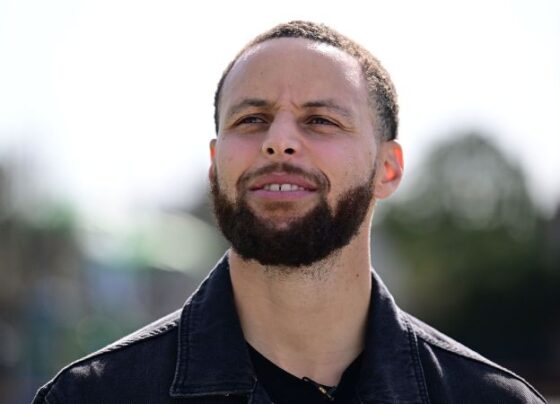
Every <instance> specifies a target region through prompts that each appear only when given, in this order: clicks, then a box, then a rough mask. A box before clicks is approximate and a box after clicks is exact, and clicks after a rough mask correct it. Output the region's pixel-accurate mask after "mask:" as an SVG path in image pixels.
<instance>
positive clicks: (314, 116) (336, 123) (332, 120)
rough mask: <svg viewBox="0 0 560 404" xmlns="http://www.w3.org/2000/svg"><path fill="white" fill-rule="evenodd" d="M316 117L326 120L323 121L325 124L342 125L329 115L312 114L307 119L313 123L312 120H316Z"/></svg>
mask: <svg viewBox="0 0 560 404" xmlns="http://www.w3.org/2000/svg"><path fill="white" fill-rule="evenodd" d="M315 119H320V120H322V121H325V122H326V123H323V125H325V124H326V125H335V126H339V125H340V124H339V123H338V122H337V121H336V120H335V119H332V118H327V117H325V116H321V115H313V116H310V117H309V118H308V119H307V122H309V123H311V121H313V120H315Z"/></svg>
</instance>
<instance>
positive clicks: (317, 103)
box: [226, 98, 353, 119]
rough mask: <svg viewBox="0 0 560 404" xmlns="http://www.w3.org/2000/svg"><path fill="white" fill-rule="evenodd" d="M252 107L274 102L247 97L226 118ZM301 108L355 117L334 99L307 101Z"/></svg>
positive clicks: (268, 104)
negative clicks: (326, 110)
mask: <svg viewBox="0 0 560 404" xmlns="http://www.w3.org/2000/svg"><path fill="white" fill-rule="evenodd" d="M251 107H257V108H271V107H272V103H271V102H269V101H267V100H265V99H262V98H245V99H243V100H241V101H239V102H238V103H237V104H235V105H233V106H231V107H230V108H229V109H228V110H227V113H226V119H229V118H231V117H232V116H234V115H236V114H238V113H239V112H241V111H243V110H244V109H247V108H251ZM301 108H326V109H328V110H331V111H334V112H337V113H339V114H340V115H342V116H344V117H346V118H349V119H351V118H352V117H353V115H352V113H351V112H350V110H349V109H347V108H345V107H343V106H341V105H340V104H338V103H337V102H336V101H335V100H333V99H326V100H313V101H307V102H305V103H303V104H302V105H301Z"/></svg>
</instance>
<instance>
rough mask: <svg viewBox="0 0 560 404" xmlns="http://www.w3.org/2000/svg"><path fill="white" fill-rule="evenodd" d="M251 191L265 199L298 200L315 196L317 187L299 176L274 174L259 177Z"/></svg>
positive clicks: (252, 185) (251, 186)
mask: <svg viewBox="0 0 560 404" xmlns="http://www.w3.org/2000/svg"><path fill="white" fill-rule="evenodd" d="M249 191H250V193H251V194H253V195H255V196H257V197H260V198H264V199H274V200H297V199H301V198H305V197H308V196H310V195H313V194H315V193H316V192H317V185H315V184H314V183H312V182H311V181H309V180H307V179H306V178H304V177H302V176H299V175H292V174H284V173H274V174H270V175H266V176H263V177H259V178H258V179H257V180H256V181H255V182H254V183H253V184H251V185H250V186H249Z"/></svg>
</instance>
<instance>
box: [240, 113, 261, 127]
mask: <svg viewBox="0 0 560 404" xmlns="http://www.w3.org/2000/svg"><path fill="white" fill-rule="evenodd" d="M256 123H266V121H265V120H264V119H263V118H261V117H259V116H256V115H249V116H244V117H243V118H241V119H239V120H238V121H237V122H236V124H237V125H251V124H256Z"/></svg>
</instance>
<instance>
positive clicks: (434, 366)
mask: <svg viewBox="0 0 560 404" xmlns="http://www.w3.org/2000/svg"><path fill="white" fill-rule="evenodd" d="M402 313H403V314H404V317H405V319H406V320H408V321H407V322H408V324H409V326H410V329H411V331H412V333H413V334H414V335H415V336H416V339H417V346H418V354H419V357H420V361H421V364H422V369H423V371H424V376H425V380H426V388H427V389H428V393H429V395H430V397H431V398H432V400H433V401H435V402H508V403H544V402H545V400H544V398H543V397H542V396H541V395H540V394H539V393H538V392H537V391H536V390H535V389H534V388H533V387H532V386H531V385H530V384H529V383H528V382H527V381H525V380H524V379H523V378H521V377H520V376H518V375H516V374H515V373H513V372H512V371H510V370H508V369H506V368H504V367H502V366H500V365H498V364H496V363H494V362H492V361H490V360H489V359H487V358H485V357H484V356H482V355H480V354H478V353H477V352H475V351H473V350H471V349H469V348H467V347H466V346H464V345H462V344H460V343H459V342H457V341H455V340H453V339H452V338H450V337H448V336H447V335H445V334H443V333H441V332H439V331H438V330H436V329H434V328H433V327H430V326H429V325H427V324H425V323H424V322H422V321H420V320H418V319H417V318H415V317H414V316H411V315H410V314H407V313H404V312H402Z"/></svg>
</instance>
